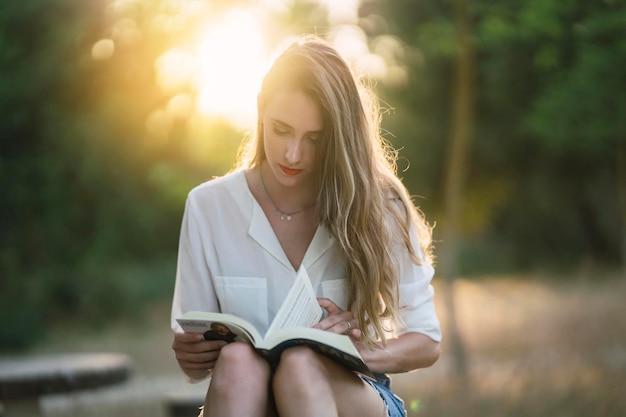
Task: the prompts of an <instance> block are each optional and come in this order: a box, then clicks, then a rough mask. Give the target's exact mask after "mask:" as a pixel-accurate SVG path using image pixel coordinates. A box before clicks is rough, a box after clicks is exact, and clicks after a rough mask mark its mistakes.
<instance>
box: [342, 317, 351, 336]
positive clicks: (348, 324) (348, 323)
mask: <svg viewBox="0 0 626 417" xmlns="http://www.w3.org/2000/svg"><path fill="white" fill-rule="evenodd" d="M346 325H347V326H348V328H347V329H346V331H345V332H343V334H350V333H351V332H352V323H350V320H346Z"/></svg>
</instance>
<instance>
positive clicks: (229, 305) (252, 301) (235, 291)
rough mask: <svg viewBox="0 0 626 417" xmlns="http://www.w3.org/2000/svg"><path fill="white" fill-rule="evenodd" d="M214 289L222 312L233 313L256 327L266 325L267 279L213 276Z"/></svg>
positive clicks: (262, 327)
mask: <svg viewBox="0 0 626 417" xmlns="http://www.w3.org/2000/svg"><path fill="white" fill-rule="evenodd" d="M215 291H216V293H217V298H218V300H219V302H220V310H221V312H222V313H228V314H233V315H235V316H238V317H241V318H242V319H244V320H247V321H249V322H250V323H252V324H253V325H254V326H255V327H256V328H257V329H259V330H261V329H266V328H267V326H268V311H267V281H266V280H265V278H257V277H227V276H217V277H215Z"/></svg>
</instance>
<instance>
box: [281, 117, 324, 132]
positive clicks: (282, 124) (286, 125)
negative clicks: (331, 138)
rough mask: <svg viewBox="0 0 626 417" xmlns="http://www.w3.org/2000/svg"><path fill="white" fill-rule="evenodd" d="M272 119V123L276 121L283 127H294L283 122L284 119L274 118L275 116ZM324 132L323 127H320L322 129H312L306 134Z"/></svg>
mask: <svg viewBox="0 0 626 417" xmlns="http://www.w3.org/2000/svg"><path fill="white" fill-rule="evenodd" d="M270 121H271V122H272V123H274V124H277V125H280V127H283V128H287V129H291V130H293V127H292V126H291V125H290V124H289V123H285V122H283V121H282V120H279V119H273V118H272V119H270ZM322 133H323V129H320V130H311V131H309V132H306V134H307V135H311V134H313V135H321V134H322Z"/></svg>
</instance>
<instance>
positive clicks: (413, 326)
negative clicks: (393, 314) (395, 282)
mask: <svg viewBox="0 0 626 417" xmlns="http://www.w3.org/2000/svg"><path fill="white" fill-rule="evenodd" d="M411 242H412V244H413V247H414V248H415V251H416V253H417V254H418V255H419V254H421V250H420V245H419V238H418V236H417V232H416V231H415V230H413V229H412V230H411ZM396 253H402V254H403V255H402V256H401V257H400V259H399V260H398V265H399V271H398V272H399V275H400V288H399V290H400V300H399V301H400V303H399V304H400V315H401V317H402V320H403V323H398V327H397V328H396V333H397V334H398V335H400V334H403V333H409V332H417V333H422V334H425V335H426V336H428V337H430V338H431V339H433V340H434V341H437V342H440V341H441V328H440V325H439V319H438V318H437V313H436V311H435V304H434V300H433V298H434V295H435V290H434V288H433V286H432V284H431V280H432V278H433V276H434V273H435V270H434V268H433V267H432V265H431V264H429V263H428V262H427V261H426V260H424V259H423V257H421V259H420V260H421V265H416V264H415V263H414V262H413V261H412V260H411V258H410V256H409V254H408V251H407V250H406V249H405V248H403V250H399V251H397V252H396Z"/></svg>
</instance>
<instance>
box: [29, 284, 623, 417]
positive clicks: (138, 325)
mask: <svg viewBox="0 0 626 417" xmlns="http://www.w3.org/2000/svg"><path fill="white" fill-rule="evenodd" d="M436 287H437V298H438V299H437V302H438V305H439V308H438V310H439V315H440V318H441V321H442V324H443V325H444V337H446V334H447V331H446V328H447V326H446V323H447V319H446V314H445V313H446V312H445V311H444V310H443V304H442V294H443V288H440V287H439V286H438V285H436ZM454 295H455V298H456V300H457V313H458V323H459V328H460V330H461V336H462V339H463V341H464V344H465V348H466V351H467V355H468V359H469V369H468V379H467V382H468V383H467V384H465V385H464V384H461V383H459V382H458V379H457V378H455V377H454V376H453V375H452V372H451V369H452V364H453V358H452V357H451V354H450V348H449V346H448V345H447V344H446V341H447V340H448V339H446V340H444V344H443V353H442V357H441V359H440V360H439V362H437V364H435V365H434V366H433V367H431V368H428V369H424V370H420V371H417V372H412V373H408V374H402V375H395V376H393V387H394V390H395V391H396V393H397V394H398V395H399V396H400V397H401V398H403V399H404V400H405V406H406V408H407V410H408V413H409V416H411V417H416V416H428V417H448V416H450V417H452V416H455V417H456V416H464V417H474V416H476V417H478V416H480V417H504V416H507V417H516V416H520V417H522V416H523V417H529V416H533V417H543V416H545V417H548V416H549V417H583V416H584V417H620V416H626V395H625V394H626V297H625V295H626V279H624V278H623V277H619V276H614V277H604V278H602V279H596V278H592V277H591V276H588V277H587V276H575V277H572V278H571V279H569V280H563V279H561V280H558V281H555V280H551V279H549V278H540V277H534V278H533V277H531V278H529V277H526V276H524V277H485V278H483V279H480V280H465V279H461V280H458V281H457V282H456V284H455V286H454ZM168 315H169V300H165V301H162V302H155V303H152V304H151V305H150V307H149V308H147V309H146V310H145V311H143V312H141V313H140V314H137V315H135V316H134V317H133V318H131V319H126V320H117V321H115V322H113V323H111V324H110V325H107V326H106V327H105V328H93V329H89V328H85V326H80V327H76V328H75V327H72V328H64V327H63V326H56V327H55V328H53V331H52V332H51V335H50V337H49V338H47V339H45V340H43V341H42V343H40V344H39V345H38V346H36V347H35V348H34V349H33V352H64V351H118V352H125V353H127V354H129V355H130V356H131V357H132V358H133V359H134V361H135V371H134V372H135V374H134V381H136V382H137V381H139V382H140V383H141V384H143V385H141V386H142V388H140V389H139V388H137V389H135V391H131V392H132V394H129V395H128V396H127V397H126V400H123V399H122V400H120V399H119V398H118V399H115V400H112V401H104V400H101V399H102V398H108V397H107V395H106V393H103V394H97V393H92V394H89V395H90V396H88V397H85V398H86V399H85V400H84V401H83V402H81V401H82V400H80V397H74V401H73V403H72V404H73V405H71V404H70V405H67V404H66V405H63V406H61V405H59V404H56V405H55V406H54V407H51V409H50V410H48V414H49V415H51V416H55V415H64V416H70V415H72V416H77V417H78V416H82V415H85V416H87V415H90V416H94V415H102V416H107V415H116V414H117V415H126V416H137V417H141V416H144V415H145V416H147V415H152V416H155V415H156V416H159V415H164V414H163V409H162V408H160V407H158V406H157V405H158V404H156V405H155V401H158V399H159V398H160V396H162V395H163V393H165V392H167V391H168V390H171V389H177V390H188V389H196V388H197V387H196V388H192V387H189V386H188V385H186V383H185V382H184V381H183V380H182V377H181V376H180V372H179V371H178V369H177V366H176V363H175V361H174V358H173V356H172V352H171V349H170V343H171V334H170V331H169V328H168V323H169V316H168ZM167 378H170V379H171V380H174V381H176V382H175V384H174V385H171V384H170V385H167V384H166V386H164V385H163V384H162V381H163V380H164V379H167ZM139 382H137V383H139ZM172 387H174V388H172ZM200 389H201V387H200ZM120 392H121V391H120ZM140 392H141V393H144V392H150V393H151V394H150V395H148V396H144V397H141V395H143V394H139V393H140ZM116 395H117V394H116ZM119 395H120V396H123V394H121V393H120V394H119ZM129 396H130V397H132V399H129ZM113 397H114V398H115V396H113ZM142 398H143V399H142ZM81 404H83V405H82V406H81ZM93 404H97V405H98V407H97V410H94V407H92V405H93ZM129 404H130V405H129ZM55 407H57V408H55ZM63 407H65V408H63ZM124 407H125V408H124ZM57 409H58V411H55V410H57Z"/></svg>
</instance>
